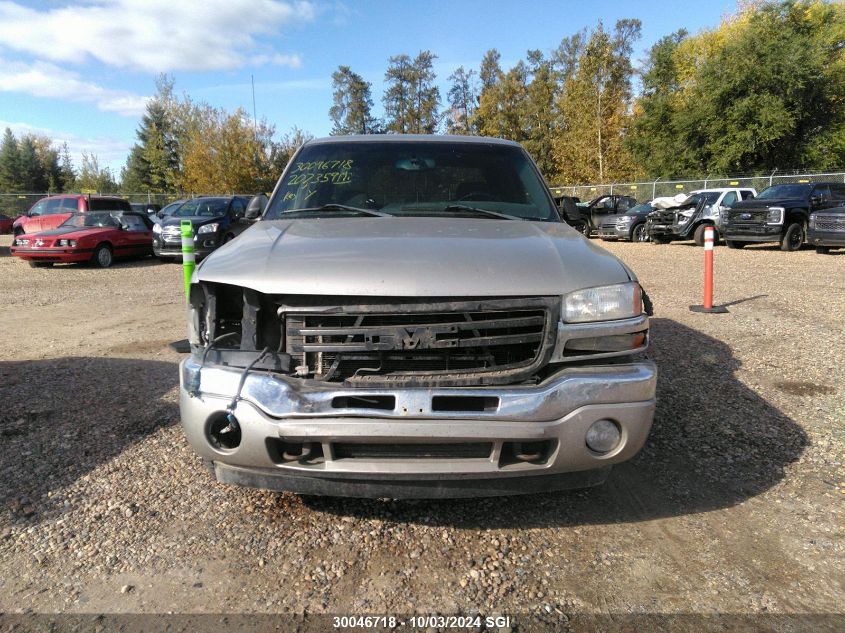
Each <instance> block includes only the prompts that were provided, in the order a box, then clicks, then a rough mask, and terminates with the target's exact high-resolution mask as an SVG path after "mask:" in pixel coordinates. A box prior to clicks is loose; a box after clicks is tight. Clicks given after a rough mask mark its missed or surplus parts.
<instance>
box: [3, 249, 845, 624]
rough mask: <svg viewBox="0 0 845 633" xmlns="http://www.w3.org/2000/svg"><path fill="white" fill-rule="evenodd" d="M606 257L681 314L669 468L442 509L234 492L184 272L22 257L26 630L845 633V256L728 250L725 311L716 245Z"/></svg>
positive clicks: (673, 338)
mask: <svg viewBox="0 0 845 633" xmlns="http://www.w3.org/2000/svg"><path fill="white" fill-rule="evenodd" d="M3 240H4V241H0V246H8V244H9V238H8V236H5V237H4V238H3ZM605 246H606V248H608V250H611V251H612V252H614V253H616V254H618V255H619V256H620V257H621V258H622V259H624V260H625V261H626V262H627V263H628V264H629V265H630V266H631V267H632V268H633V269H634V270H635V271H636V272H637V273H638V275H639V276H640V279H641V281H642V283H643V285H644V286H645V288H646V289H647V290H648V292H649V293H650V295H651V297H652V298H653V300H654V304H655V309H656V314H655V318H654V320H653V346H652V348H651V351H650V355H651V356H652V357H653V358H654V359H655V360H656V361H657V362H658V365H659V367H660V371H661V375H660V383H659V394H658V398H659V405H658V412H657V417H656V421H655V426H654V430H653V432H652V436H651V438H650V440H649V442H648V444H647V446H646V448H645V449H644V450H643V452H642V453H641V454H640V455H639V456H638V457H637V458H636V459H634V460H633V461H631V462H629V463H627V464H625V465H623V466H621V467H617V468H616V469H615V470H614V471H613V473H612V474H611V478H610V480H609V481H608V483H607V484H606V485H605V486H603V487H601V488H596V489H590V490H587V491H579V492H568V493H555V494H548V495H534V496H528V497H518V498H511V499H482V500H469V501H452V502H436V503H433V502H388V501H362V500H352V499H342V500H337V499H323V498H300V497H296V496H293V495H286V494H276V493H270V492H263V491H255V490H245V489H238V488H232V487H227V486H223V485H220V484H217V483H214V482H212V481H211V479H210V477H209V475H208V474H207V472H206V471H205V470H203V469H202V468H201V464H200V460H199V459H198V458H197V457H195V455H194V453H193V452H192V451H191V450H190V449H189V448H188V446H187V444H186V442H185V440H184V438H183V435H182V432H181V429H180V427H179V425H178V408H177V404H176V402H177V392H176V385H177V363H178V361H179V358H180V357H179V355H178V354H176V353H175V352H173V351H172V350H170V349H169V348H168V347H167V343H168V342H169V341H173V340H176V339H180V338H184V331H185V328H184V315H183V296H182V281H181V268H180V267H179V266H178V265H174V264H158V263H155V262H153V261H144V262H134V263H122V264H118V265H116V266H114V267H113V268H111V269H109V270H97V269H94V268H85V267H77V266H66V267H56V268H54V269H30V268H29V267H27V266H26V264H24V263H23V262H20V261H18V260H16V259H13V258H11V257H8V256H0V294H1V295H2V297H3V303H2V306H0V322H2V324H3V325H2V334H0V340H1V341H2V345H0V401H1V402H2V403H3V416H2V418H0V436H2V446H3V449H4V450H3V452H2V455H0V478H1V479H2V481H3V482H4V483H3V486H2V490H0V497H2V499H0V611H6V612H18V611H21V610H27V609H31V610H34V611H36V612H38V611H47V612H58V611H68V612H75V613H90V612H101V611H106V612H177V613H180V612H189V613H201V612H215V613H220V612H232V613H235V612H277V611H286V612H290V611H294V612H302V611H308V612H314V613H319V612H329V613H406V614H407V613H411V612H415V611H417V612H424V613H432V612H436V613H456V612H462V613H472V612H480V613H484V614H486V613H492V612H498V613H512V614H542V613H558V612H563V613H582V614H583V613H615V614H626V613H635V612H668V613H690V612H707V613H715V612H720V613H725V612H729V613H755V614H756V613H828V612H842V610H843V604H845V573H843V569H845V556H843V552H845V469H844V468H843V463H842V461H843V454H845V453H844V452H843V449H845V387H843V385H845V363H843V352H845V328H843V323H845V253H843V254H841V255H832V256H819V255H816V254H815V253H814V252H812V251H803V252H799V253H781V252H779V251H778V250H776V249H774V248H768V247H755V248H747V249H745V250H743V251H729V250H728V249H726V248H724V247H722V248H719V249H717V252H716V269H717V279H716V293H717V294H716V301H717V303H727V304H729V310H730V313H729V314H726V315H702V314H693V313H691V312H689V310H688V306H689V305H690V304H693V303H700V295H699V292H700V286H701V284H700V274H701V272H700V271H701V260H702V251H701V250H700V249H698V248H695V247H694V246H692V245H691V244H672V245H668V246H655V245H651V244H609V245H605ZM693 628H694V627H693Z"/></svg>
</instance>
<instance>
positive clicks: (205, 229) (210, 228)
mask: <svg viewBox="0 0 845 633" xmlns="http://www.w3.org/2000/svg"><path fill="white" fill-rule="evenodd" d="M219 227H220V224H218V223H217V222H212V223H211V224H203V225H202V226H201V227H200V228H199V230H198V231H197V235H202V234H203V233H217V229H218V228H219Z"/></svg>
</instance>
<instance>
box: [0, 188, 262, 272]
mask: <svg viewBox="0 0 845 633" xmlns="http://www.w3.org/2000/svg"><path fill="white" fill-rule="evenodd" d="M261 195H262V196H263V194H261ZM263 197H264V199H265V200H266V196H263ZM248 204H249V198H245V197H242V196H228V197H202V198H193V199H190V200H180V201H177V202H174V203H172V204H169V205H167V206H166V207H164V208H163V209H162V208H160V207H159V206H158V205H140V206H138V205H132V204H131V203H129V202H128V201H127V200H125V199H123V198H119V197H115V196H89V195H79V194H69V195H60V196H50V197H47V198H43V199H41V200H39V201H38V202H37V203H35V204H34V205H33V206H32V208H31V209H30V210H29V212H28V213H26V214H25V215H23V216H21V217H19V218H17V219H16V220H14V221H13V222H11V225H10V228H11V230H12V232H13V233H14V238H13V240H12V247H11V253H12V255H14V256H16V257H20V258H21V259H23V260H25V261H28V262H29V263H30V265H31V266H34V267H42V266H52V265H53V264H57V263H73V262H91V263H93V264H94V265H96V266H99V267H101V268H107V267H109V266H111V264H112V263H113V262H114V261H115V260H116V259H119V258H125V257H144V256H148V255H155V256H157V257H159V258H162V259H167V258H181V257H182V242H181V228H180V226H181V222H182V221H183V220H189V221H190V222H191V224H192V226H193V229H194V241H195V245H196V246H195V252H196V255H197V258H200V259H201V258H202V257H204V256H206V255H208V254H209V253H211V252H212V251H213V250H215V249H216V248H217V247H218V246H221V245H222V244H225V243H226V242H228V241H230V240H232V239H234V238H235V236H237V235H239V234H240V233H241V232H243V231H244V230H245V229H246V228H247V226H249V221H248V220H247V219H246V218H245V217H244V216H245V212H246V208H247V205H248ZM2 227H3V225H2V223H0V229H2Z"/></svg>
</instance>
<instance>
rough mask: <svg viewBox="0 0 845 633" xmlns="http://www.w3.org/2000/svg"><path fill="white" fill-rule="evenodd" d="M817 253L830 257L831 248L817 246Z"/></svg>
mask: <svg viewBox="0 0 845 633" xmlns="http://www.w3.org/2000/svg"><path fill="white" fill-rule="evenodd" d="M816 252H817V253H818V254H819V255H828V254H830V246H816Z"/></svg>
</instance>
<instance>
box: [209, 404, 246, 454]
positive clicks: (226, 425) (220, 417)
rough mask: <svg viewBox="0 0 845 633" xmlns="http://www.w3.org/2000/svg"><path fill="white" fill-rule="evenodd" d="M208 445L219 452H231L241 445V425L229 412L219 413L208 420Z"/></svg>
mask: <svg viewBox="0 0 845 633" xmlns="http://www.w3.org/2000/svg"><path fill="white" fill-rule="evenodd" d="M207 435H208V441H209V443H210V444H211V445H212V446H213V447H214V448H216V449H217V450H219V451H233V450H235V449H236V448H237V447H238V446H240V445H241V425H240V423H239V422H238V419H237V418H236V417H235V414H234V413H232V412H231V411H221V412H220V413H216V414H215V415H213V416H211V417H210V418H209V420H208V425H207Z"/></svg>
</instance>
